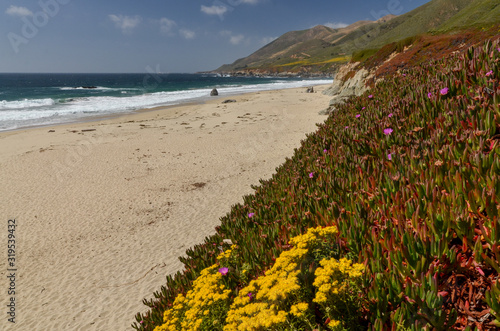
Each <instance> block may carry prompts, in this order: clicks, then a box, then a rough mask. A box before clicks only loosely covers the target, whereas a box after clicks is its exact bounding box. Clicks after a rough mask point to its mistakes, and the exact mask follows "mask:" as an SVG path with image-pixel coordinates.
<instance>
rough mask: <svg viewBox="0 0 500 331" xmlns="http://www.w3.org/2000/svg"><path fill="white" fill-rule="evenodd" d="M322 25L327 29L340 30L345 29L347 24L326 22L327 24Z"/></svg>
mask: <svg viewBox="0 0 500 331" xmlns="http://www.w3.org/2000/svg"><path fill="white" fill-rule="evenodd" d="M323 25H324V26H327V27H329V28H332V29H341V28H345V27H346V26H348V25H349V24H345V23H342V22H328V23H325V24H323Z"/></svg>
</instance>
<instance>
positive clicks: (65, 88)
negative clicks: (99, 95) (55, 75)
mask: <svg viewBox="0 0 500 331" xmlns="http://www.w3.org/2000/svg"><path fill="white" fill-rule="evenodd" d="M56 89H59V90H60V91H74V90H85V91H139V90H140V89H138V88H132V87H105V86H76V87H70V86H63V87H56Z"/></svg>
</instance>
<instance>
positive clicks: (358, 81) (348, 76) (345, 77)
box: [321, 62, 373, 115]
mask: <svg viewBox="0 0 500 331" xmlns="http://www.w3.org/2000/svg"><path fill="white" fill-rule="evenodd" d="M359 65H360V63H359V62H356V63H347V64H345V65H343V66H341V67H340V68H339V71H338V72H337V74H336V75H335V79H334V80H333V83H332V85H331V86H330V87H329V88H327V89H326V90H325V91H324V92H323V94H325V95H329V96H331V97H332V100H331V101H330V105H329V107H328V108H327V109H326V110H324V111H322V112H321V113H322V114H325V115H328V114H330V113H331V112H333V111H334V110H335V106H336V105H338V104H343V103H344V102H345V101H346V100H347V99H349V98H350V97H352V96H360V95H362V94H363V93H365V92H366V91H367V90H369V87H368V86H367V82H368V81H369V80H370V78H372V76H373V75H372V74H370V71H368V70H367V69H365V68H358V67H359Z"/></svg>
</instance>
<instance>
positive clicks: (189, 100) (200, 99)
mask: <svg viewBox="0 0 500 331" xmlns="http://www.w3.org/2000/svg"><path fill="white" fill-rule="evenodd" d="M298 82H300V83H305V82H308V81H307V80H303V81H298ZM295 83H297V82H295ZM310 83H311V84H304V85H297V86H291V85H290V86H288V87H280V88H276V87H273V86H272V85H273V84H275V83H264V84H262V85H261V86H267V85H269V84H270V85H271V86H268V87H267V88H264V89H260V88H261V87H260V88H258V86H259V84H257V85H255V86H254V85H252V84H250V85H248V86H246V85H241V86H239V87H250V86H254V88H253V89H249V90H247V91H245V90H239V91H238V90H231V89H233V88H234V86H220V87H216V88H217V89H218V90H219V91H220V94H219V95H218V96H210V89H208V88H207V89H205V88H201V89H195V90H189V89H188V90H184V91H167V92H157V93H170V92H171V93H177V92H183V93H188V92H190V91H204V90H206V91H205V94H203V95H197V96H187V95H186V96H185V97H184V98H181V99H179V100H175V101H166V100H164V101H163V102H159V103H157V104H156V103H153V104H149V105H147V104H143V105H140V106H134V107H132V109H127V108H128V106H125V105H123V108H122V110H120V109H119V108H116V109H115V108H114V107H113V108H112V109H114V111H113V112H108V113H106V112H104V113H103V112H102V111H101V113H97V114H92V113H89V114H87V115H84V114H85V111H84V112H83V113H80V112H75V113H74V114H77V116H76V118H74V117H66V116H63V117H62V118H59V119H58V121H56V122H53V123H45V122H46V118H38V119H37V121H38V122H40V123H39V124H20V123H17V124H16V126H15V127H10V128H2V129H0V133H3V132H11V131H18V130H26V129H30V128H42V127H52V126H58V125H65V124H73V123H81V122H94V121H99V120H104V119H112V118H115V117H120V116H126V115H129V114H134V113H136V112H143V111H150V110H156V109H161V108H165V107H176V106H182V105H188V104H198V103H204V102H208V101H211V100H215V99H218V98H223V97H227V98H230V97H234V96H238V95H243V94H248V93H256V92H265V91H274V90H282V89H294V88H307V87H310V86H321V85H325V84H330V83H329V82H328V83H326V82H325V81H324V80H323V81H320V80H311V81H310ZM255 87H257V88H255ZM157 93H152V94H150V95H149V97H150V98H152V97H153V96H155V95H156V94H157ZM144 96H146V94H143V95H136V96H130V97H129V98H132V99H133V98H136V97H144ZM121 99H122V98H117V99H116V100H115V101H118V100H121ZM126 99H127V97H123V100H125V101H127V100H126ZM129 101H130V102H132V101H131V100H129ZM108 106H110V105H108ZM26 111H29V109H26ZM51 111H53V110H51Z"/></svg>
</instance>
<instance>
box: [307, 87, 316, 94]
mask: <svg viewBox="0 0 500 331" xmlns="http://www.w3.org/2000/svg"><path fill="white" fill-rule="evenodd" d="M306 93H314V87H309V88H308V89H307V91H306Z"/></svg>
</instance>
